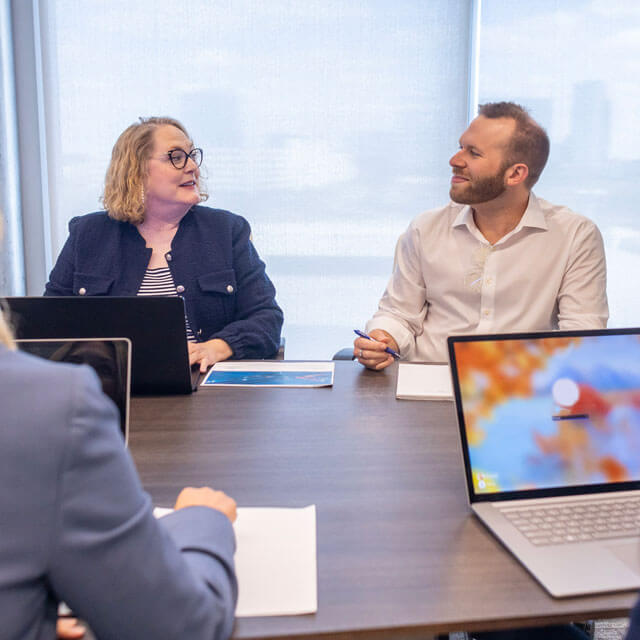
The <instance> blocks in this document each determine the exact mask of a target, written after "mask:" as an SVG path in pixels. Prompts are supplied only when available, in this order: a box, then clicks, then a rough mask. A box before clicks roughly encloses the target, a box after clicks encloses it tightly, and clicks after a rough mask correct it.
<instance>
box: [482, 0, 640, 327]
mask: <svg viewBox="0 0 640 640" xmlns="http://www.w3.org/2000/svg"><path fill="white" fill-rule="evenodd" d="M481 34H482V35H481V39H480V82H479V93H480V102H485V101H492V100H502V99H510V100H515V101H516V102H520V103H522V104H524V105H526V106H529V107H530V108H531V110H532V113H533V116H534V117H535V118H536V119H537V120H538V121H539V122H540V123H541V124H542V125H543V126H545V127H546V129H547V131H548V132H549V135H550V138H551V156H550V159H549V164H548V165H547V168H546V169H545V171H544V173H543V175H542V178H541V179H540V182H539V184H538V185H537V186H536V187H535V190H536V192H537V193H538V194H539V195H541V196H543V197H545V198H546V199H548V200H551V201H553V202H556V203H559V204H566V205H568V206H570V207H571V208H572V209H574V210H575V211H577V212H579V213H582V214H584V215H586V216H588V217H589V218H591V219H592V220H594V221H595V222H596V223H597V224H598V226H599V227H600V230H601V231H602V234H603V236H604V240H605V248H606V253H607V265H608V293H609V306H610V311H611V320H610V322H609V324H610V326H636V325H638V324H640V297H638V295H637V292H636V286H635V279H634V278H633V277H630V274H634V273H637V272H638V271H640V223H639V222H638V206H637V190H638V178H640V127H639V126H638V123H639V115H638V114H640V85H638V83H637V81H636V79H637V77H638V75H639V74H640V5H638V4H637V3H632V2H628V1H626V0H606V1H604V0H593V1H590V2H587V1H584V0H565V1H564V2H561V3H558V2H556V1H553V0H538V1H537V2H535V3H530V4H529V5H527V15H526V19H523V16H522V12H521V11H519V8H518V6H517V5H513V4H508V3H504V2H502V1H501V0H483V3H482V21H481Z"/></svg>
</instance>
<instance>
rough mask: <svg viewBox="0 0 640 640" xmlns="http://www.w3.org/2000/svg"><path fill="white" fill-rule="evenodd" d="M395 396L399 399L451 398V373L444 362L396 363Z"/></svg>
mask: <svg viewBox="0 0 640 640" xmlns="http://www.w3.org/2000/svg"><path fill="white" fill-rule="evenodd" d="M396 398H399V399H401V400H453V387H452V385H451V374H450V372H449V366H448V365H446V364H410V363H407V362H401V363H400V364H399V365H398V385H397V387H396Z"/></svg>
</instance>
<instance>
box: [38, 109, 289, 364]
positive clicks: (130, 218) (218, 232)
mask: <svg viewBox="0 0 640 640" xmlns="http://www.w3.org/2000/svg"><path fill="white" fill-rule="evenodd" d="M201 162H202V149H199V148H197V147H195V146H194V144H193V142H192V141H191V138H190V136H189V134H188V133H187V131H186V129H185V128H184V126H183V125H182V124H181V123H180V122H178V121H177V120H174V119H173V118H144V119H141V121H140V122H138V123H136V124H133V125H131V126H130V127H128V128H127V129H126V130H125V131H124V132H123V133H122V134H121V135H120V137H119V138H118V140H117V142H116V144H115V146H114V148H113V153H112V156H111V163H110V165H109V168H108V170H107V175H106V179H105V189H104V196H103V204H104V207H105V211H100V212H97V213H92V214H89V215H85V216H81V217H78V218H73V219H72V220H71V222H70V223H69V232H70V233H69V239H68V240H67V242H66V244H65V246H64V248H63V249H62V253H61V254H60V256H59V257H58V260H57V262H56V264H55V266H54V268H53V271H52V272H51V275H50V277H49V282H48V283H47V286H46V290H45V295H58V296H68V295H81V296H82V295H87V296H143V295H167V296H171V295H172V296H176V295H179V296H181V297H182V298H183V299H184V302H185V309H186V332H187V337H188V339H189V359H190V361H191V364H196V363H199V364H200V368H201V370H202V371H205V370H206V368H207V366H209V365H212V364H215V363H216V362H219V361H221V360H226V359H227V358H233V359H236V360H241V359H246V358H254V359H255V358H270V357H273V356H274V355H275V354H276V352H277V350H278V346H279V344H280V330H281V328H282V320H283V316H282V311H281V310H280V307H279V306H278V305H277V303H276V300H275V289H274V287H273V284H272V283H271V280H269V278H268V277H267V274H266V272H265V265H264V263H263V262H262V260H260V257H259V256H258V253H257V251H256V249H255V247H254V246H253V243H252V242H251V229H250V227H249V224H248V223H247V221H246V220H245V219H244V218H242V217H240V216H238V215H235V214H233V213H230V212H228V211H223V210H221V209H211V208H208V207H203V206H201V202H202V201H204V200H206V199H207V197H208V196H207V194H206V192H205V191H204V188H203V184H202V180H201V176H200V164H201ZM158 348H159V349H161V348H162V345H158Z"/></svg>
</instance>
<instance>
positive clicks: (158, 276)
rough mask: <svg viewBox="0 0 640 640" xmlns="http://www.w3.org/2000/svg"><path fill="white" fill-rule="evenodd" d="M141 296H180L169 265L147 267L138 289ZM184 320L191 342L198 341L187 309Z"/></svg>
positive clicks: (188, 338)
mask: <svg viewBox="0 0 640 640" xmlns="http://www.w3.org/2000/svg"><path fill="white" fill-rule="evenodd" d="M138 295H139V296H165V297H173V298H177V297H178V290H177V289H176V284H175V282H174V281H173V276H172V275H171V271H170V270H169V267H159V268H158V269H147V270H146V271H145V273H144V278H142V282H141V283H140V288H139V289H138ZM184 321H185V325H186V328H187V340H188V341H189V342H196V337H195V336H194V335H193V331H192V330H191V326H190V325H189V318H187V313H186V311H185V315H184Z"/></svg>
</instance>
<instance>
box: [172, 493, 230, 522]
mask: <svg viewBox="0 0 640 640" xmlns="http://www.w3.org/2000/svg"><path fill="white" fill-rule="evenodd" d="M185 507H210V508H211V509H216V510H217V511H221V512H222V513H224V515H225V516H227V518H229V520H231V522H235V521H236V516H237V513H236V501H235V500H234V499H233V498H230V497H229V496H228V495H227V494H226V493H224V492H223V491H214V490H213V489H210V488H209V487H200V488H199V489H196V488H195V487H185V488H184V489H183V490H182V491H181V492H180V494H179V495H178V499H177V500H176V504H175V507H174V509H176V510H177V509H184V508H185Z"/></svg>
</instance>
